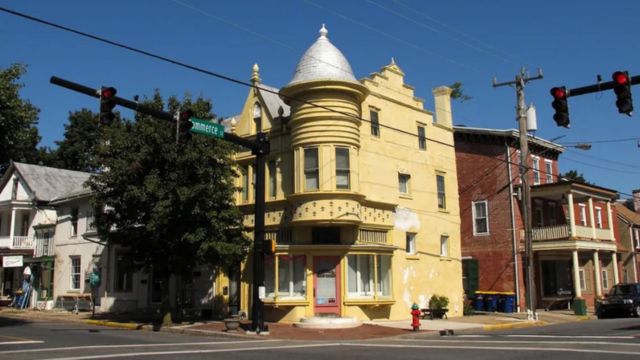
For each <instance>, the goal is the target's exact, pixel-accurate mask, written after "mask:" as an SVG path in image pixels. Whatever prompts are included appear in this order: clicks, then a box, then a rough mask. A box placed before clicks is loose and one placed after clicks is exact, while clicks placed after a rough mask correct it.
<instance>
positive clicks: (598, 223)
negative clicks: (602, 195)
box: [595, 207, 602, 229]
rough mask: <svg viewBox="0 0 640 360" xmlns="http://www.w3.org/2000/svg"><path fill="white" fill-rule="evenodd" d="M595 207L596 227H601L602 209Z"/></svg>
mask: <svg viewBox="0 0 640 360" xmlns="http://www.w3.org/2000/svg"><path fill="white" fill-rule="evenodd" d="M595 209H596V227H597V228H598V229H602V209H601V208H599V207H597V208H595Z"/></svg>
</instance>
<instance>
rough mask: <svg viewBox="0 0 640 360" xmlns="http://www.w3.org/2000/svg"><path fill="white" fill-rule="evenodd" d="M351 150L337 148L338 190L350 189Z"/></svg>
mask: <svg viewBox="0 0 640 360" xmlns="http://www.w3.org/2000/svg"><path fill="white" fill-rule="evenodd" d="M349 177H350V164H349V149H347V148H336V188H337V189H349V187H350V184H349Z"/></svg>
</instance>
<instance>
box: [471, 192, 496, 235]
mask: <svg viewBox="0 0 640 360" xmlns="http://www.w3.org/2000/svg"><path fill="white" fill-rule="evenodd" d="M479 203H484V208H485V212H486V213H487V215H486V217H485V219H487V220H486V221H487V231H486V232H478V230H477V229H476V204H479ZM471 221H472V222H473V235H474V236H485V235H489V234H490V233H491V230H490V229H489V201H487V200H479V201H472V202H471Z"/></svg>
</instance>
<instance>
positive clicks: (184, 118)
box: [178, 110, 193, 140]
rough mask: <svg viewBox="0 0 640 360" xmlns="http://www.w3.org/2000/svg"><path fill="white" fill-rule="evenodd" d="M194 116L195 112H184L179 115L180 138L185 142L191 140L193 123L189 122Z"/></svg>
mask: <svg viewBox="0 0 640 360" xmlns="http://www.w3.org/2000/svg"><path fill="white" fill-rule="evenodd" d="M192 116H193V111H191V110H183V111H181V112H180V113H179V115H178V127H179V128H180V136H182V137H183V138H184V139H185V140H189V139H191V128H192V127H193V123H192V122H191V121H190V120H189V119H191V117H192Z"/></svg>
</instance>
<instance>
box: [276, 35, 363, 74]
mask: <svg viewBox="0 0 640 360" xmlns="http://www.w3.org/2000/svg"><path fill="white" fill-rule="evenodd" d="M319 32H320V37H318V39H317V40H316V42H315V43H313V45H311V47H309V49H307V51H306V52H305V53H304V55H302V58H301V59H300V61H299V62H298V66H296V71H295V72H294V74H293V79H291V81H290V82H289V84H288V85H287V86H289V85H292V84H296V83H301V82H307V81H314V80H341V81H348V82H353V83H359V82H358V81H357V80H356V77H355V75H353V70H351V65H350V64H349V62H348V61H347V58H346V57H345V56H344V55H343V54H342V52H341V51H340V50H339V49H338V48H337V47H335V46H334V45H333V44H332V43H331V42H330V41H329V38H328V37H327V34H328V33H329V31H328V30H327V29H326V28H325V27H324V24H323V25H322V29H320V31H319Z"/></svg>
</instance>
